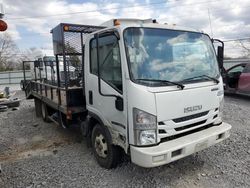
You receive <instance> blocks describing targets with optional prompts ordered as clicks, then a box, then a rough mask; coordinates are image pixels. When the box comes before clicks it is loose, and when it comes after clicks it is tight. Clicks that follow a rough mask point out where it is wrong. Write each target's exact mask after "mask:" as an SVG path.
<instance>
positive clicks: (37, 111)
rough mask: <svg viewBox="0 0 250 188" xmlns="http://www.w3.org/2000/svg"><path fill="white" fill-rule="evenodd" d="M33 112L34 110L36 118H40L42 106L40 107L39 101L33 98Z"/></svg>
mask: <svg viewBox="0 0 250 188" xmlns="http://www.w3.org/2000/svg"><path fill="white" fill-rule="evenodd" d="M34 100H35V110H36V117H41V114H42V106H41V100H40V99H37V98H35V99H34Z"/></svg>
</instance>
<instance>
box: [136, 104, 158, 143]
mask: <svg viewBox="0 0 250 188" xmlns="http://www.w3.org/2000/svg"><path fill="white" fill-rule="evenodd" d="M133 119H134V133H135V144H136V145H152V144H155V143H156V129H157V126H156V124H157V123H156V116H154V115H152V114H149V113H147V112H144V111H142V110H139V109H137V108H134V109H133Z"/></svg>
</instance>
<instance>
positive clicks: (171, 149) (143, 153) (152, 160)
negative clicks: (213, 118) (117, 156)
mask: <svg viewBox="0 0 250 188" xmlns="http://www.w3.org/2000/svg"><path fill="white" fill-rule="evenodd" d="M231 127H232V126H231V125H229V124H227V123H222V124H221V125H219V126H213V127H210V128H208V129H205V130H203V131H200V132H196V133H193V134H189V135H186V136H183V137H180V138H177V139H174V140H171V141H167V142H164V143H160V144H159V145H157V146H151V147H136V146H130V153H131V160H132V162H133V163H135V164H137V165H139V166H142V167H146V168H150V167H156V166H161V165H164V164H167V163H170V162H172V161H175V160H178V159H181V158H183V157H186V156H188V155H191V154H193V153H195V152H197V151H200V150H203V149H205V148H207V147H209V146H212V145H214V144H217V143H219V142H221V141H222V140H225V139H226V138H228V137H229V135H230V132H229V131H230V129H231Z"/></svg>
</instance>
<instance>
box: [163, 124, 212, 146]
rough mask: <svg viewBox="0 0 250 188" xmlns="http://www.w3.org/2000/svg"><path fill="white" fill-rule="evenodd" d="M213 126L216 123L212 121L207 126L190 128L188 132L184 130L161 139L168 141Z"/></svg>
mask: <svg viewBox="0 0 250 188" xmlns="http://www.w3.org/2000/svg"><path fill="white" fill-rule="evenodd" d="M213 126H215V125H213V124H212V123H211V124H208V125H205V126H202V127H199V128H197V129H193V130H190V131H187V132H184V133H180V134H177V135H173V136H169V137H165V138H162V139H161V142H167V141H170V140H174V139H177V138H180V137H182V136H186V135H189V134H192V133H196V132H199V131H203V130H205V129H208V128H210V127H213Z"/></svg>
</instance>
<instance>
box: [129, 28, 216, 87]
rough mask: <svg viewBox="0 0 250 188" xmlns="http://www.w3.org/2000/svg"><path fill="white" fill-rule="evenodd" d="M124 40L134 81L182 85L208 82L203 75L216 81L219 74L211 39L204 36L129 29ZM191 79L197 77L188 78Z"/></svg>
mask: <svg viewBox="0 0 250 188" xmlns="http://www.w3.org/2000/svg"><path fill="white" fill-rule="evenodd" d="M124 40H125V47H126V52H127V60H128V64H129V68H130V74H131V77H132V80H135V81H136V80H140V79H144V80H145V79H154V80H167V81H172V82H179V83H180V82H190V81H196V82H197V81H201V80H207V79H204V77H199V76H201V75H207V76H210V77H213V78H215V77H217V76H218V75H219V69H218V64H217V60H216V56H215V52H214V49H213V46H212V43H211V40H210V38H209V37H208V36H207V35H204V34H202V33H195V32H186V31H176V30H167V29H156V28H128V29H126V30H125V31H124ZM192 77H198V78H197V79H193V80H192V79H189V78H192ZM152 84H157V82H154V83H151V85H152Z"/></svg>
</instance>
